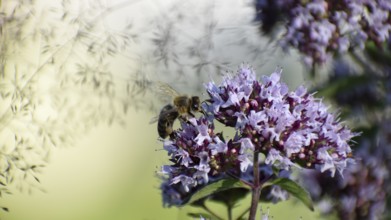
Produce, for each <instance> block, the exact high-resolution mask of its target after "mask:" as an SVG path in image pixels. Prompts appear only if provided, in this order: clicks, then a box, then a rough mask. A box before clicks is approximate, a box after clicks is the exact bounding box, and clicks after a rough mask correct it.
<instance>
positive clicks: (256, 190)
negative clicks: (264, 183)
mask: <svg viewBox="0 0 391 220" xmlns="http://www.w3.org/2000/svg"><path fill="white" fill-rule="evenodd" d="M253 172H254V174H253V175H254V184H253V186H252V190H251V193H252V194H251V206H250V214H249V216H248V219H249V220H255V217H256V215H257V209H258V202H259V196H260V195H261V184H260V182H259V152H258V151H254V162H253Z"/></svg>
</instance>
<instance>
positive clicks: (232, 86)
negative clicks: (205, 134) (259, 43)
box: [205, 67, 356, 176]
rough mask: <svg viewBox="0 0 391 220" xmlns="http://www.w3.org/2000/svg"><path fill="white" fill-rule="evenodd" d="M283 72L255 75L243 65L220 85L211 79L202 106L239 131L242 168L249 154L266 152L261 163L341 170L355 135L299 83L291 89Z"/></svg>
mask: <svg viewBox="0 0 391 220" xmlns="http://www.w3.org/2000/svg"><path fill="white" fill-rule="evenodd" d="M280 77H281V71H279V72H274V73H272V74H271V76H264V77H263V79H262V82H259V81H258V80H257V79H256V75H255V73H254V71H253V70H252V69H251V68H249V67H242V68H240V69H239V71H238V73H237V74H236V75H235V76H233V77H225V78H224V80H223V82H222V84H221V85H216V84H215V83H214V82H209V83H208V84H207V85H206V87H207V91H208V94H209V96H210V100H209V101H208V103H209V104H207V105H206V106H205V109H206V110H207V111H209V112H211V114H213V116H214V117H215V119H216V120H218V121H220V122H221V123H223V124H225V125H226V126H231V127H235V129H236V130H237V131H238V132H239V134H240V140H239V141H238V142H239V143H240V151H239V159H240V160H241V166H242V168H243V169H242V171H244V170H245V169H246V167H247V166H248V165H252V164H251V155H252V154H253V152H254V151H255V152H262V153H263V154H265V156H266V159H265V163H266V164H270V165H274V166H277V167H279V168H281V169H287V170H288V169H289V168H290V167H291V166H298V165H300V166H301V167H306V168H314V167H315V168H317V169H320V170H321V171H322V172H324V171H326V170H329V171H331V175H332V176H334V173H335V171H336V170H337V171H339V172H340V173H341V172H342V171H343V170H344V169H345V167H346V165H347V163H348V162H349V161H350V160H352V159H350V158H349V154H350V153H351V149H350V146H349V141H350V139H351V138H352V137H354V136H355V135H356V134H354V133H352V132H351V131H350V130H349V129H347V128H346V127H345V126H343V125H342V124H341V123H339V122H338V120H337V119H336V118H335V116H334V115H333V114H330V113H328V112H327V107H326V106H325V105H324V104H323V103H322V102H321V100H319V99H316V98H314V97H313V95H312V94H309V93H307V91H306V89H305V88H304V87H303V86H300V87H299V88H297V89H296V90H295V91H293V92H289V90H288V86H287V85H286V84H284V83H281V82H280Z"/></svg>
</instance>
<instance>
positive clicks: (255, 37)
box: [0, 0, 331, 220]
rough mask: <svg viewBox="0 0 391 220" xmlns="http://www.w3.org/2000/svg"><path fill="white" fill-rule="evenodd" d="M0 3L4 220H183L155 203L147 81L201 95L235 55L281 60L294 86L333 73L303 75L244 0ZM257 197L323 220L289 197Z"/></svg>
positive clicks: (262, 68) (261, 66)
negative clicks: (264, 31) (272, 199)
mask: <svg viewBox="0 0 391 220" xmlns="http://www.w3.org/2000/svg"><path fill="white" fill-rule="evenodd" d="M0 2H1V11H2V13H1V16H0V25H1V29H2V31H1V34H0V36H1V41H2V42H1V43H2V44H1V55H0V58H1V70H2V72H1V82H0V83H1V84H0V94H1V100H0V102H1V104H0V107H1V111H0V113H1V114H2V115H1V116H0V117H1V118H0V126H1V130H0V143H1V144H0V147H1V158H0V170H1V173H2V175H1V176H0V182H2V183H4V185H3V186H2V188H1V190H0V192H1V196H2V197H1V200H0V205H1V206H2V207H6V208H7V209H9V211H8V212H7V211H3V212H0V216H1V218H2V219H12V220H54V219H55V220H61V219H64V220H65V219H91V220H98V219H118V220H120V219H121V220H122V219H146V220H147V219H148V220H149V219H151V220H152V219H191V218H190V217H187V216H186V211H188V209H189V208H187V207H185V208H181V209H178V208H163V206H162V199H161V195H160V190H159V185H160V180H159V178H157V176H156V172H157V171H159V167H160V166H161V165H162V164H165V163H167V159H168V156H167V155H166V153H165V152H164V151H162V143H161V141H159V140H158V134H157V130H156V124H150V123H149V121H150V119H151V118H152V117H154V116H156V115H157V114H158V112H159V110H160V108H161V106H163V105H164V104H166V103H165V102H164V101H163V100H160V99H159V98H157V97H158V96H157V95H156V93H155V87H156V83H157V82H164V83H168V84H169V85H171V86H173V87H174V88H175V89H177V90H178V91H180V92H182V93H185V94H196V95H199V96H200V97H206V96H205V92H204V91H203V83H204V82H207V81H209V80H215V81H219V80H220V79H221V76H222V75H224V74H225V72H226V71H235V70H236V68H237V66H239V65H240V64H241V63H248V64H251V65H252V66H253V67H254V68H255V70H256V72H257V74H258V76H261V75H269V74H270V73H272V72H273V71H274V70H275V69H276V68H277V67H281V68H282V69H283V75H282V78H283V81H285V82H286V83H287V84H288V85H289V87H290V88H291V89H294V88H296V87H297V86H299V85H302V84H306V85H308V86H313V85H314V84H316V83H319V82H322V81H324V80H325V79H326V78H327V77H326V72H327V71H328V70H330V69H331V68H330V67H328V66H327V65H325V66H323V68H322V69H321V71H318V72H317V78H310V75H309V74H308V71H307V70H308V69H306V68H305V67H304V66H303V64H302V62H301V61H300V59H299V55H298V54H297V53H296V52H295V50H291V51H290V53H285V52H282V51H281V49H280V47H279V46H278V44H277V42H275V41H273V40H271V38H270V36H269V37H265V36H263V35H262V34H261V33H260V30H259V22H257V21H256V20H255V17H256V15H255V8H254V2H253V1H250V0H242V1H236V0H217V1H206V0H198V1H190V0H186V1H178V0H169V1H168V0H143V1H141V0H122V1H121V0H115V1H114V0H112V1H109V0H107V1H105V0H98V1H89V0H50V1H49V0H35V1H34V0H3V1H0ZM276 37H278V32H277V33H276V35H275V38H276ZM272 38H273V37H272ZM8 193H11V194H8ZM248 200H249V198H247V200H246V201H247V202H248ZM246 201H244V203H245V202H246ZM261 205H262V208H263V209H264V210H266V209H268V208H269V211H270V215H271V216H274V219H300V218H301V219H321V217H320V216H319V213H318V211H317V210H316V211H315V212H310V211H309V210H308V209H306V208H305V207H304V206H303V205H302V204H300V203H297V202H296V201H295V200H294V199H290V200H289V201H286V202H281V203H278V204H276V205H274V204H271V203H268V204H261ZM212 206H213V204H212ZM215 207H216V208H217V209H220V210H223V209H221V207H219V206H218V205H216V206H215ZM238 210H244V208H242V209H241V207H239V208H238ZM238 213H239V212H238Z"/></svg>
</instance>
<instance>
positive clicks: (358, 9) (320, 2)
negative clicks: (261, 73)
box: [256, 0, 391, 66]
mask: <svg viewBox="0 0 391 220" xmlns="http://www.w3.org/2000/svg"><path fill="white" fill-rule="evenodd" d="M256 8H257V13H258V14H259V15H257V17H258V18H262V19H261V21H263V22H264V21H269V20H272V19H268V18H266V17H265V15H268V13H267V12H268V11H270V9H272V10H273V11H278V13H277V14H278V15H279V14H281V15H283V16H280V17H285V18H286V28H287V30H286V32H285V34H284V37H283V39H282V40H281V45H282V46H283V48H285V49H287V48H288V47H289V46H292V47H295V48H297V49H298V50H299V51H300V52H301V53H302V54H303V55H304V62H305V63H306V64H307V65H308V66H311V65H313V64H315V63H320V64H322V63H324V62H326V61H327V60H328V59H329V57H330V56H331V55H332V54H333V53H344V52H346V51H347V50H349V49H352V48H356V47H358V48H363V47H364V44H365V42H367V41H373V42H375V44H376V45H378V46H379V47H380V45H381V44H382V43H384V42H387V41H388V39H389V38H390V31H391V1H389V0H355V1H351V0H341V1H332V0H315V1H299V0H275V1H273V0H272V1H269V0H257V1H256ZM262 15H263V16H262ZM268 16H273V15H268ZM272 21H274V20H272ZM274 23H276V22H275V21H274ZM263 25H264V26H265V25H267V24H263Z"/></svg>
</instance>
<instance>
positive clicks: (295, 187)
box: [265, 178, 314, 211]
mask: <svg viewBox="0 0 391 220" xmlns="http://www.w3.org/2000/svg"><path fill="white" fill-rule="evenodd" d="M270 185H277V186H279V187H281V188H282V189H284V190H286V191H288V192H289V193H290V194H291V195H292V196H294V197H296V198H297V199H299V200H300V201H301V202H302V203H304V205H306V206H307V207H308V208H309V209H310V210H311V211H314V205H313V202H312V199H311V196H310V194H309V193H308V192H307V190H305V189H304V188H303V187H301V186H300V185H299V184H297V183H296V182H295V181H293V180H291V179H288V178H278V179H275V180H273V181H270V182H267V183H266V185H265V186H270Z"/></svg>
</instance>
